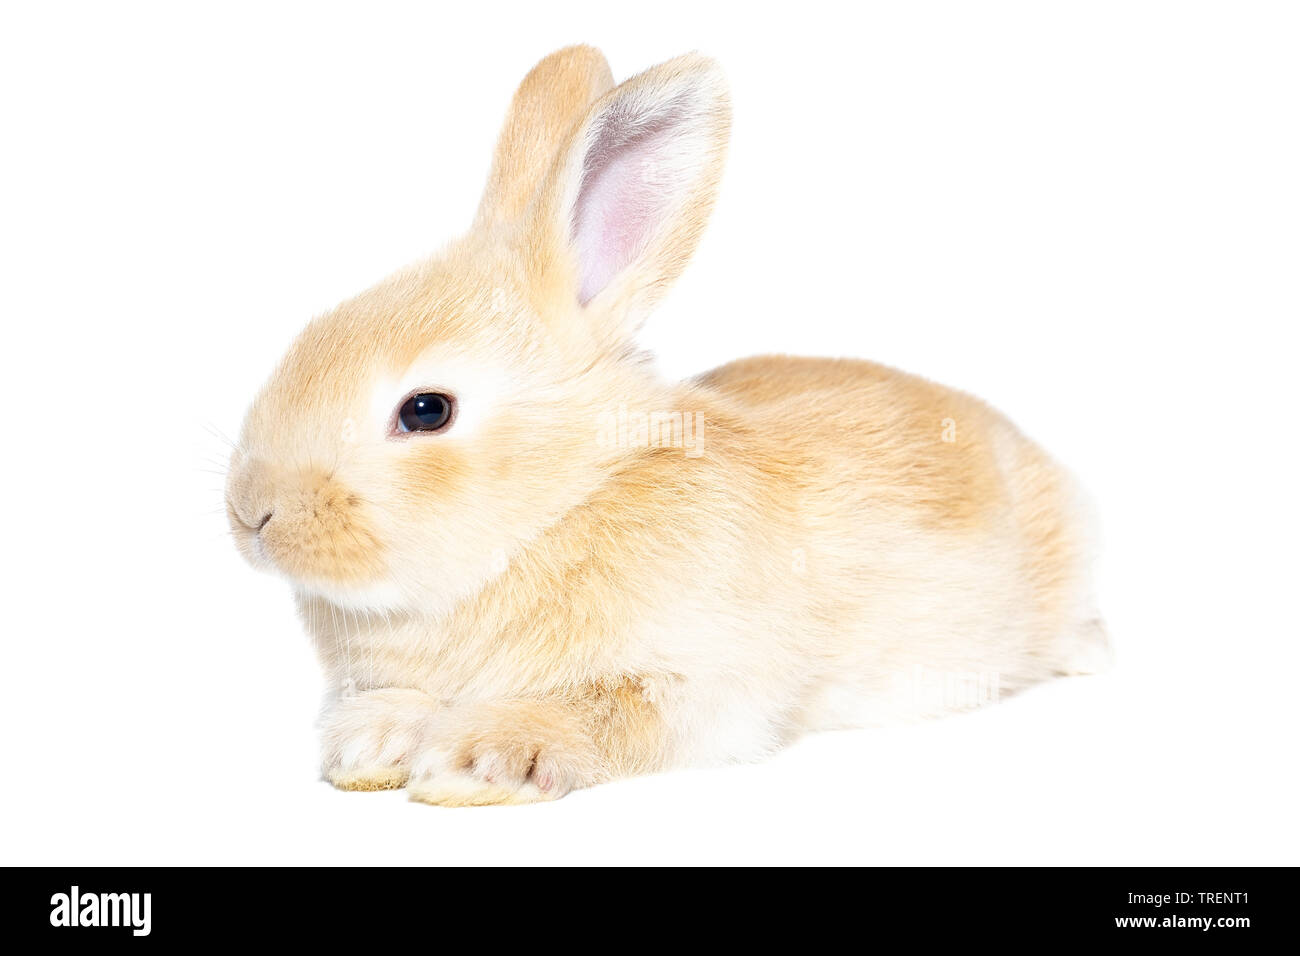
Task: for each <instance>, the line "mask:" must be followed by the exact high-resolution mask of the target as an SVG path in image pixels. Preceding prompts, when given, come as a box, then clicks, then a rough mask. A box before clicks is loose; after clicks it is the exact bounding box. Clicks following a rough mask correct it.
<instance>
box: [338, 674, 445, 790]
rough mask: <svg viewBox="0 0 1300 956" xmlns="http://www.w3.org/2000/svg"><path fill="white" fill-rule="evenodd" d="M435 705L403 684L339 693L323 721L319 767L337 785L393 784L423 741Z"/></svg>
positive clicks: (406, 773)
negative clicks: (345, 694) (352, 693)
mask: <svg viewBox="0 0 1300 956" xmlns="http://www.w3.org/2000/svg"><path fill="white" fill-rule="evenodd" d="M434 710H435V705H434V703H433V701H432V700H431V699H430V698H429V697H427V696H426V695H425V694H422V693H420V692H419V691H414V690H405V689H401V688H394V687H389V688H383V689H381V690H368V691H362V692H361V693H358V694H354V695H351V696H348V697H342V698H340V699H339V700H338V701H337V702H336V703H335V704H334V705H333V706H332V707H331V708H330V710H329V711H328V712H327V713H326V714H325V717H324V719H323V721H322V727H321V730H322V757H321V769H322V772H323V773H324V776H325V779H326V780H328V781H329V782H330V783H332V784H333V785H334V786H336V787H338V788H339V789H340V790H396V789H399V788H401V787H404V786H405V785H406V781H407V779H408V778H409V777H410V773H411V770H410V768H411V761H412V759H413V758H414V757H415V756H416V754H418V753H419V752H420V750H421V748H422V746H424V745H425V743H426V740H427V738H428V733H429V729H430V726H431V724H432V722H433V717H434Z"/></svg>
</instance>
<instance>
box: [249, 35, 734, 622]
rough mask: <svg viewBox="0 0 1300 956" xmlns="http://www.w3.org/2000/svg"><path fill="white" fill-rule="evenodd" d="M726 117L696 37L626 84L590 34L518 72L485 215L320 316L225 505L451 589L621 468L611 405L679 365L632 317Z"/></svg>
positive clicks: (338, 584)
mask: <svg viewBox="0 0 1300 956" xmlns="http://www.w3.org/2000/svg"><path fill="white" fill-rule="evenodd" d="M728 124H729V106H728V98H727V93H726V88H725V85H724V83H723V80H722V79H721V77H720V74H719V72H718V70H717V68H716V66H715V65H714V64H713V63H712V62H711V61H709V60H707V59H704V58H702V57H699V56H696V55H687V56H683V57H679V58H677V59H675V60H671V61H669V62H667V63H664V64H661V65H660V66H658V67H655V68H653V69H651V70H648V71H646V72H645V73H642V74H640V75H638V76H636V77H633V78H632V79H630V80H628V81H626V82H625V83H623V84H621V85H619V86H617V87H613V84H612V81H611V79H610V75H609V69H608V67H607V65H606V63H605V60H604V58H603V57H602V56H601V54H600V53H598V52H597V51H595V50H592V49H590V48H587V47H574V48H569V49H566V50H562V51H560V52H558V53H555V54H553V55H551V56H549V57H547V58H546V59H545V60H543V61H542V62H541V63H540V64H538V66H537V67H536V68H534V69H533V71H532V72H531V73H530V74H529V75H528V76H527V78H525V80H524V82H523V84H522V85H521V86H520V88H519V90H518V92H517V93H516V95H515V97H514V100H513V103H512V106H511V109H510V111H509V114H508V116H507V120H506V124H505V127H504V130H503V132H502V134H501V138H500V141H499V143H498V146H497V149H496V153H495V158H494V161H493V166H492V171H491V174H490V176H489V180H488V186H487V190H486V193H485V195H484V197H483V200H482V202H481V204H480V207H479V210H478V213H477V216H476V219H475V222H474V224H473V226H472V228H471V230H470V231H469V233H468V234H467V235H466V236H465V237H464V238H462V239H460V240H458V241H456V242H454V243H453V244H452V245H451V246H450V247H449V248H447V249H446V250H445V251H444V252H443V253H441V254H440V255H438V256H436V257H434V258H433V259H432V260H430V261H427V262H422V263H419V264H417V265H414V266H412V267H410V268H407V269H405V270H402V271H400V272H398V273H397V274H396V275H394V276H392V277H391V278H389V279H387V280H386V281H384V282H382V283H380V284H379V285H377V286H376V287H374V288H372V289H370V290H369V291H367V292H365V293H362V294H361V295H359V296H357V297H356V298H354V299H352V300H350V301H348V302H345V303H343V304H342V305H340V306H339V307H338V308H337V309H335V310H334V311H333V312H331V313H329V314H327V315H324V316H321V317H319V318H317V319H315V320H314V321H312V322H311V323H310V324H309V325H308V327H307V328H306V329H305V330H304V331H303V333H302V334H301V336H300V337H299V338H298V340H297V341H296V342H295V343H294V345H293V346H292V347H291V348H290V350H289V352H288V354H287V355H286V356H285V357H284V359H283V360H282V361H281V363H280V365H279V367H278V368H277V369H276V371H275V372H274V374H273V375H272V377H271V379H270V381H269V382H268V383H267V384H266V385H265V387H264V388H263V389H262V391H261V393H260V394H259V395H258V396H257V398H256V400H255V402H254V404H253V406H252V408H251V409H250V411H249V413H248V416H247V419H246V421H245V423H244V427H243V431H242V434H241V437H240V441H239V443H238V447H237V450H236V452H235V454H234V456H233V460H232V465H231V469H230V476H229V479H228V486H227V496H226V498H227V511H228V514H229V518H230V523H231V526H232V529H233V531H234V534H235V538H236V541H237V543H238V546H239V548H240V550H241V551H242V552H243V554H244V555H245V556H246V557H247V558H248V559H249V560H250V561H252V562H253V563H254V564H256V565H258V566H262V567H266V568H269V569H272V570H276V571H278V572H280V573H282V574H284V575H285V576H287V577H288V578H289V579H290V580H291V581H292V582H294V584H295V585H296V586H297V587H298V588H299V589H300V590H301V591H302V592H304V593H308V594H314V595H319V596H322V597H325V598H327V599H329V600H331V601H333V602H335V603H338V604H340V605H342V606H345V607H355V608H371V609H377V610H383V609H395V608H405V609H412V610H425V611H438V610H444V609H447V608H449V607H450V606H452V605H453V604H454V603H455V602H456V601H458V600H460V599H461V598H463V597H464V596H465V595H467V594H470V593H473V592H474V591H475V589H477V588H481V587H482V586H483V584H484V583H485V582H486V581H487V580H489V579H490V578H491V577H492V576H493V575H494V574H495V573H498V572H500V571H501V570H504V568H505V567H506V566H507V564H508V562H509V561H510V559H511V555H512V554H514V553H515V552H516V551H517V550H518V549H519V548H520V547H522V546H524V545H525V544H526V543H527V542H528V541H529V540H531V539H533V538H535V537H536V536H537V535H538V534H539V533H540V532H541V531H542V530H543V529H545V528H546V527H547V526H549V525H550V524H551V523H553V522H555V521H557V520H559V519H560V518H561V517H562V516H563V515H564V514H565V513H566V512H568V511H569V510H571V509H573V508H575V507H579V506H581V504H582V503H583V501H584V500H585V499H586V498H587V497H588V496H589V495H591V494H592V492H593V491H594V490H595V489H596V488H597V487H599V485H600V484H601V483H602V482H603V481H605V480H606V479H607V478H608V476H609V474H610V473H611V471H612V470H613V469H616V468H617V467H618V460H619V456H620V455H622V454H627V452H626V451H620V450H619V449H617V448H611V447H607V446H602V444H601V443H599V442H598V441H597V440H596V435H597V422H598V419H599V416H600V415H601V413H602V411H604V410H606V409H608V408H609V407H610V406H611V405H612V404H613V405H616V404H617V403H618V402H620V401H623V402H627V401H631V402H653V401H654V396H655V394H656V392H655V390H656V389H661V388H664V387H665V386H661V385H659V384H658V383H657V381H656V379H655V378H654V377H653V375H652V374H651V373H650V372H649V370H648V369H647V367H646V365H645V363H644V362H643V361H642V360H640V359H638V358H637V356H636V354H635V350H634V349H633V348H632V346H631V345H630V337H631V335H632V333H633V332H634V331H635V329H636V328H637V327H638V325H639V323H640V322H641V321H642V320H643V319H644V317H645V314H646V313H647V311H648V310H649V309H650V308H651V307H652V306H653V305H654V303H655V302H656V301H657V300H658V299H659V297H660V296H661V295H662V294H663V292H664V290H665V289H666V288H667V286H668V285H669V283H670V282H671V281H672V279H673V278H675V277H676V275H677V274H678V273H679V272H680V271H681V269H682V267H683V266H684V265H685V263H686V261H687V259H688V258H689V256H690V254H691V252H692V251H693V250H694V247H695V245H696V243H697V241H698V238H699V235H700V232H701V230H702V228H703V226H704V223H705V221H706V219H707V217H708V214H709V211H710V208H711V206H712V202H713V198H714V194H715V192H716V188H717V183H718V178H719V175H720V172H721V167H722V161H723V154H724V152H725V146H726V140H727V134H728Z"/></svg>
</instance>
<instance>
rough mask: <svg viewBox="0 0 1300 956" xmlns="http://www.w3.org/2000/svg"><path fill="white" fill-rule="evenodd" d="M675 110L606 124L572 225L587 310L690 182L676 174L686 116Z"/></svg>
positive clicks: (614, 117)
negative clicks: (684, 183) (677, 148)
mask: <svg viewBox="0 0 1300 956" xmlns="http://www.w3.org/2000/svg"><path fill="white" fill-rule="evenodd" d="M675 106H676V104H669V106H668V108H666V109H664V110H662V111H661V112H659V113H657V115H655V116H653V117H651V118H646V117H633V116H626V115H622V114H621V113H619V112H617V111H612V113H611V114H610V115H606V116H605V117H603V118H602V121H601V124H600V127H599V129H598V130H597V132H596V135H595V141H594V142H593V143H592V145H591V146H590V148H589V149H588V151H587V157H586V161H585V163H584V165H583V172H582V185H581V186H580V187H579V190H578V199H577V202H576V204H575V206H574V210H573V219H572V224H573V226H572V229H573V232H572V236H573V242H574V246H575V247H576V250H577V254H578V263H579V269H580V277H579V289H578V299H579V301H580V302H581V303H582V304H583V305H586V304H587V303H588V302H590V301H591V300H592V299H593V298H595V297H596V296H597V295H598V294H599V293H600V291H601V290H602V289H604V288H605V287H606V286H608V285H609V283H610V282H611V281H612V280H613V279H614V277H615V276H617V275H618V274H619V273H620V272H622V271H623V269H625V268H627V267H628V266H629V265H631V264H632V262H633V261H634V260H635V259H636V258H637V256H639V255H640V254H641V252H642V251H643V250H644V249H645V246H646V243H647V242H648V241H649V240H650V238H651V237H652V236H653V235H654V234H655V232H656V231H657V230H658V228H659V227H660V226H661V225H662V223H663V221H664V218H665V217H666V216H667V214H668V213H669V211H670V208H671V207H672V205H673V203H674V201H675V200H676V198H677V196H676V193H677V192H678V190H679V188H680V186H681V184H682V180H683V178H684V177H683V176H682V175H681V170H679V169H674V168H673V166H674V165H676V163H675V162H674V160H675V159H677V157H675V156H674V152H675V149H674V146H675V145H677V140H679V139H680V136H677V135H675V134H676V133H678V132H680V129H679V127H678V126H677V122H678V121H679V120H680V119H681V118H682V111H681V110H680V109H676V108H673V107H675Z"/></svg>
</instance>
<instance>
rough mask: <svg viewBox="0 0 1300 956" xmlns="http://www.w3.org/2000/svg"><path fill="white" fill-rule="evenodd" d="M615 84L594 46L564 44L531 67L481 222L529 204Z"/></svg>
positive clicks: (514, 103) (500, 146)
mask: <svg viewBox="0 0 1300 956" xmlns="http://www.w3.org/2000/svg"><path fill="white" fill-rule="evenodd" d="M613 86H614V78H613V77H612V76H611V75H610V72H609V64H608V63H606V62H605V57H604V56H603V55H602V54H601V52H600V51H599V50H597V49H595V48H594V47H589V46H571V47H565V48H564V49H563V50H557V51H556V52H555V53H552V54H551V55H550V56H548V57H546V58H545V59H544V60H542V61H541V62H540V63H538V64H537V65H536V66H535V67H533V68H532V70H531V71H530V72H529V74H528V75H527V76H526V77H524V81H523V82H522V83H520V84H519V89H518V90H516V91H515V95H514V99H513V100H511V102H510V111H509V113H508V114H507V115H506V122H505V126H504V127H503V128H502V130H501V136H500V138H499V139H498V140H497V148H496V154H495V155H494V157H493V160H492V172H491V174H490V175H489V176H488V183H487V189H486V190H485V191H484V194H483V200H482V202H481V203H480V204H479V208H478V217H477V224H478V225H492V224H494V223H499V222H509V221H512V220H515V219H517V218H518V217H519V216H520V215H521V214H522V213H523V212H524V210H525V209H527V207H528V204H529V203H530V202H532V200H533V198H534V197H535V196H536V195H537V192H538V190H539V189H540V188H541V186H542V181H543V179H544V178H545V177H546V173H547V170H549V169H550V167H551V165H552V163H553V162H554V161H555V156H556V154H557V153H559V151H560V150H561V149H562V148H563V147H564V144H565V143H566V142H567V140H568V138H569V135H570V134H571V133H572V132H573V129H574V127H575V126H577V125H578V121H579V120H581V119H582V117H583V116H584V115H585V114H586V112H587V108H588V107H589V106H591V104H592V102H593V101H594V100H595V99H596V98H597V97H599V96H600V95H601V94H603V93H605V92H607V91H608V90H610V89H611V88H612V87H613Z"/></svg>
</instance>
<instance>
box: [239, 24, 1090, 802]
mask: <svg viewBox="0 0 1300 956" xmlns="http://www.w3.org/2000/svg"><path fill="white" fill-rule="evenodd" d="M728 119H729V111H728V108H727V100H726V92H725V87H724V86H723V85H722V83H721V80H720V76H719V74H718V73H717V70H716V67H714V66H713V65H712V64H711V63H710V62H709V61H707V60H704V59H703V58H700V57H696V56H688V57H683V58H679V59H678V60H675V61H670V63H668V64H664V65H662V66H660V67H656V68H654V69H653V70H650V71H647V73H644V74H641V75H640V76H638V77H635V78H633V79H632V80H629V81H628V82H627V83H625V84H623V85H622V86H619V87H617V88H615V87H614V86H613V84H612V81H611V80H610V78H609V75H608V68H607V67H606V66H605V64H604V60H603V58H602V57H600V55H599V54H598V53H596V52H595V51H593V50H590V49H589V48H581V47H580V48H570V49H568V50H565V51H561V52H560V53H557V54H554V55H552V56H551V57H548V58H547V59H546V60H544V61H543V62H542V63H541V64H539V65H538V67H537V68H536V69H535V70H534V71H533V73H532V74H530V75H529V78H528V79H526V80H525V81H524V85H523V86H522V87H521V88H520V92H519V93H518V94H517V95H516V99H515V103H514V104H513V106H512V110H511V113H510V116H509V117H508V119H507V124H506V129H505V132H504V133H503V135H502V140H501V144H500V145H499V146H498V151H497V156H496V161H495V163H494V167H493V172H492V176H491V178H490V179H489V187H488V192H487V195H486V196H485V199H484V202H483V205H482V206H481V207H480V211H479V216H478V219H477V221H476V223H475V228H474V229H473V230H471V232H470V234H469V235H468V236H466V237H465V238H464V239H462V240H460V241H459V242H457V243H455V244H453V245H452V246H451V247H449V248H448V249H447V250H445V251H444V252H443V253H442V254H441V255H439V256H438V257H435V258H434V259H433V260H431V261H429V262H425V263H420V264H418V265H415V266H413V267H411V268H408V269H406V270H404V271H402V272H400V273H398V274H397V275H396V276H394V277H392V278H391V279H389V280H387V281H386V282H384V283H381V284H380V285H379V286H377V287H375V288H374V289H371V290H369V291H368V292H366V293H364V294H363V295H361V296H359V297H357V298H356V299H354V300H352V301H350V302H347V303H344V304H343V305H341V306H340V307H339V308H338V309H337V310H335V311H334V312H332V313H330V314H329V315H326V316H322V317H321V318H319V319H317V320H315V321H314V322H313V323H312V324H311V325H309V327H308V328H307V330H306V331H305V332H304V333H303V335H302V336H301V337H300V339H299V340H298V342H297V343H296V344H295V345H294V347H293V348H292V349H291V351H290V352H289V354H288V355H287V356H286V358H285V360H284V361H283V362H282V364H281V366H280V368H279V369H278V370H277V372H276V374H275V375H274V376H273V377H272V379H271V381H270V382H269V383H268V385H267V387H266V388H265V389H264V390H263V392H262V394H261V395H259V397H258V400H257V401H256V402H255V403H254V406H253V408H252V410H251V411H250V413H249V417H248V420H247V421H246V423H245V428H244V432H243V435H242V437H241V441H240V444H239V448H238V450H237V451H236V454H235V456H234V460H233V461H232V469H231V477H230V481H229V488H228V505H229V510H230V515H231V523H232V527H233V528H234V530H235V534H236V539H237V541H238V543H239V546H240V548H241V550H243V551H244V553H245V554H246V555H247V556H248V557H249V559H250V560H252V561H253V562H254V563H255V564H259V565H263V566H268V567H270V568H272V569H274V570H276V571H278V572H280V573H282V574H284V575H286V576H287V577H288V578H290V580H291V581H292V582H293V584H294V587H295V593H296V595H297V599H298V602H299V606H300V609H301V612H302V617H303V620H304V621H305V623H306V626H307V628H308V630H309V632H310V633H311V634H312V636H313V638H314V640H315V642H316V645H317V647H318V650H319V652H320V656H321V659H322V662H323V665H324V667H325V669H326V671H327V673H328V675H329V677H330V686H331V693H330V696H329V701H328V703H327V707H326V710H325V714H324V717H323V720H322V724H323V726H322V730H323V738H324V750H323V764H324V772H325V775H326V777H327V778H328V779H329V780H330V781H331V782H333V783H334V784H335V785H337V786H339V787H343V788H347V789H380V788H389V787H399V786H406V787H407V788H408V789H409V791H410V793H411V796H412V797H414V798H416V799H420V800H425V801H427V802H431V803H437V804H446V805H463V804H488V803H519V802H531V801H536V800H543V799H553V798H555V797H557V796H560V795H563V794H564V793H566V792H568V791H569V790H572V789H575V788H578V787H584V786H589V785H591V784H594V783H598V782H601V781H604V780H608V779H611V778H615V777H619V776H626V775H630V774H636V773H644V772H649V771H655V770H660V769H665V768H669V767H676V766H686V765H699V764H710V763H718V762H725V761H735V760H752V759H755V758H758V757H761V756H763V755H765V754H768V753H771V752H772V751H774V750H776V749H778V748H779V747H781V746H782V745H783V744H784V743H786V742H788V741H789V740H791V739H793V738H795V737H797V736H798V735H800V734H802V733H805V732H807V731H812V730H823V729H833V728H840V727H855V726H864V725H870V724H877V723H884V722H892V721H898V720H912V719H916V718H920V717H926V716H932V715H937V714H941V713H945V712H949V711H952V710H960V709H964V708H966V707H968V706H972V705H974V704H979V703H984V702H988V701H991V700H993V699H996V698H997V697H998V696H999V695H1000V694H1003V693H1008V692H1013V691H1015V690H1017V689H1019V688H1022V687H1024V686H1027V685H1029V684H1031V683H1034V682H1036V681H1039V680H1042V679H1044V678H1046V677H1049V676H1051V675H1053V674H1061V673H1072V672H1081V671H1087V670H1092V669H1095V668H1096V667H1097V666H1098V664H1099V663H1100V662H1102V661H1104V658H1105V653H1106V641H1105V635H1104V631H1103V630H1102V627H1101V625H1100V622H1099V620H1098V618H1097V615H1096V612H1095V608H1094V607H1093V604H1092V599H1091V593H1090V587H1089V583H1088V567H1087V564H1088V552H1089V540H1088V532H1087V527H1088V522H1087V520H1086V518H1085V512H1084V509H1083V508H1082V507H1081V506H1080V502H1079V498H1078V495H1077V493H1076V491H1075V489H1074V488H1073V485H1072V483H1071V481H1070V480H1069V478H1068V477H1067V476H1066V475H1065V474H1064V473H1063V472H1062V470H1061V469H1060V468H1059V467H1058V466H1057V465H1056V464H1054V463H1053V462H1052V461H1051V460H1050V459H1049V458H1048V457H1047V456H1046V455H1045V454H1044V453H1043V452H1041V451H1040V450H1039V449H1038V448H1037V447H1036V446H1035V445H1033V444H1032V443H1031V442H1029V441H1028V440H1027V439H1026V438H1024V437H1023V436H1022V435H1021V434H1020V433H1019V432H1018V431H1017V430H1016V429H1015V428H1014V427H1013V426H1012V425H1010V424H1009V423H1008V422H1007V421H1006V420H1005V419H1004V418H1002V417H1001V416H1000V415H999V414H997V413H996V412H994V411H993V410H991V409H990V408H988V407H987V406H986V405H984V404H983V403H982V402H980V401H978V400H977V399H975V398H972V397H970V396H968V395H965V394H962V393H959V392H956V391H952V390H949V389H945V388H942V387H940V386H937V385H934V384H932V383H930V382H927V381H925V380H923V379H920V378H916V377H913V376H910V375H906V374H903V373H901V372H897V371H894V370H891V369H888V368H884V367H882V366H878V365H874V364H871V363H867V362H861V361H852V360H823V359H808V358H791V357H764V358H752V359H746V360H742V361H739V362H735V363H733V364H730V365H727V366H724V367H722V368H719V369H716V370H714V371H712V372H709V373H707V374H705V375H703V376H701V377H700V378H698V379H696V380H694V381H691V382H686V383H679V384H674V383H667V382H664V381H662V380H661V379H660V378H659V377H658V376H657V375H656V374H655V372H654V369H653V367H652V366H651V365H650V364H649V363H648V362H647V361H645V360H644V358H643V357H641V356H639V355H638V354H637V353H636V352H635V350H634V349H633V348H632V347H631V346H630V344H629V342H630V337H631V334H632V332H633V331H634V330H635V328H636V326H637V325H638V324H639V322H640V321H641V319H642V318H643V317H644V315H645V313H646V312H647V311H648V310H649V308H650V307H651V306H652V305H653V303H654V302H655V301H656V300H657V298H658V297H659V296H660V295H661V294H662V291H663V289H664V288H666V286H667V284H668V283H669V282H670V281H671V279H672V278H673V277H674V276H675V275H676V274H677V272H678V271H680V269H681V267H682V266H683V265H684V263H685V260H686V259H687V258H688V257H689V254H690V252H691V250H692V249H693V247H694V244H695V242H696V241H697V239H698V235H699V232H700V230H701V229H702V227H703V223H704V220H705V219H706V218H707V215H708V211H709V207H710V205H711V203H712V198H713V193H714V190H715V189H716V185H717V179H718V176H719V174H720V169H721V156H722V151H723V146H724V145H725V141H726V131H727V124H728ZM422 389H425V390H431V391H437V392H439V393H440V394H441V393H445V394H447V395H451V396H454V398H455V403H456V409H457V411H456V416H455V418H454V419H453V420H452V421H451V424H450V426H448V427H447V429H446V431H445V433H444V432H439V433H437V434H432V433H431V434H427V435H422V434H406V433H404V432H403V431H402V430H401V428H400V427H397V426H395V424H394V421H395V420H394V411H393V409H394V407H395V405H397V404H398V403H400V401H401V400H402V399H403V398H404V397H405V396H407V395H408V394H414V393H418V392H420V390H422ZM398 417H399V418H400V412H399V413H398Z"/></svg>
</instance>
